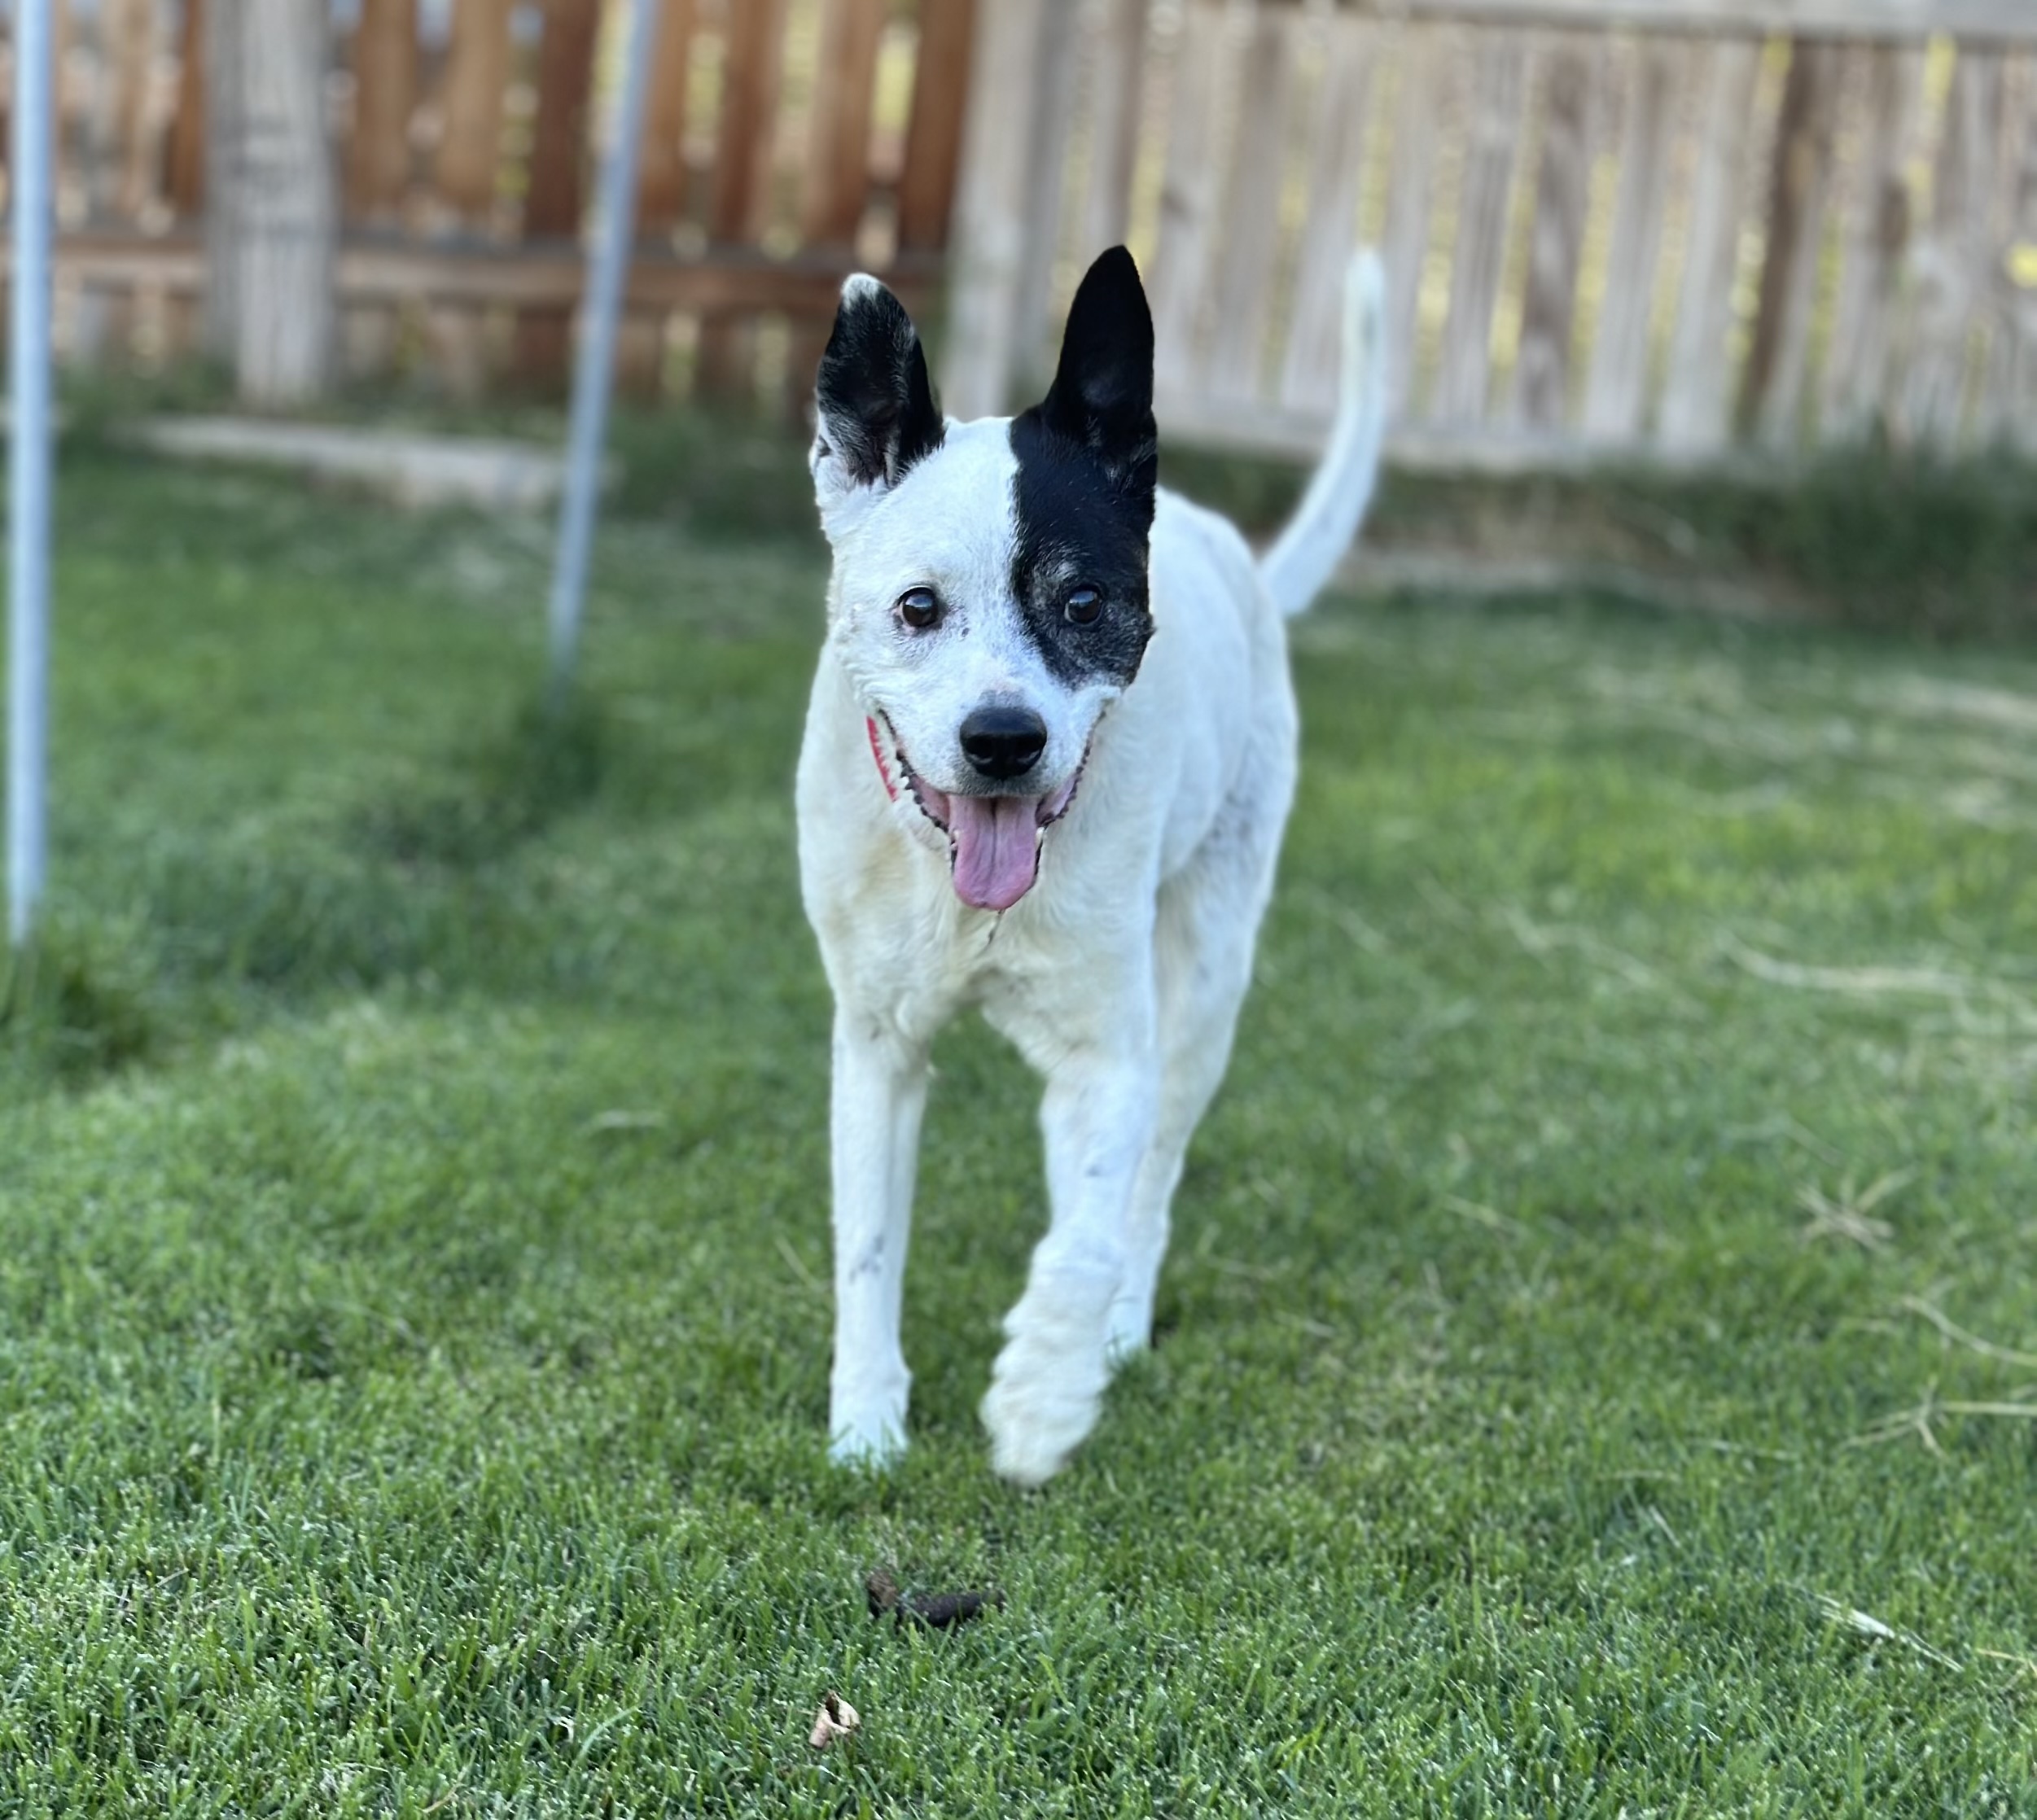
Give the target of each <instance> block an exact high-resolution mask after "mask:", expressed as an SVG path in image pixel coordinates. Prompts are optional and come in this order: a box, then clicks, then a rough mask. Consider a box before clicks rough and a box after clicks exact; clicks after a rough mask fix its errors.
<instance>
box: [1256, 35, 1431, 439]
mask: <svg viewBox="0 0 2037 1820" xmlns="http://www.w3.org/2000/svg"><path fill="white" fill-rule="evenodd" d="M1378 44H1379V33H1378V27H1377V26H1376V25H1375V24H1373V21H1372V20H1368V19H1354V18H1351V17H1347V16H1346V15H1336V16H1334V17H1333V18H1332V19H1331V20H1330V36H1329V42H1328V43H1327V45H1326V46H1325V63H1324V66H1323V77H1322V92H1321V98H1320V99H1319V100H1318V102H1317V103H1316V145H1315V157H1314V161H1313V163H1312V165H1311V167H1310V169H1309V173H1308V191H1307V195H1308V217H1307V220H1308V230H1307V231H1306V232H1305V233H1304V234H1303V235H1302V245H1301V260H1300V264H1299V267H1298V268H1297V269H1296V272H1295V274H1294V315H1293V317H1292V319H1291V321H1290V324H1289V326H1288V332H1287V350H1286V355H1285V357H1284V358H1283V360H1282V361H1281V383H1280V395H1281V404H1282V405H1285V406H1286V408H1288V409H1291V410H1308V409H1311V408H1312V407H1313V406H1316V405H1318V404H1319V402H1320V400H1321V399H1322V398H1323V397H1324V396H1325V387H1326V384H1327V383H1328V381H1329V380H1330V376H1331V375H1332V374H1334V373H1335V372H1336V370H1337V363H1338V348H1339V344H1340V342H1341V339H1342V333H1343V328H1342V325H1343V296H1344V267H1345V265H1346V264H1347V262H1348V260H1349V258H1350V254H1351V242H1352V240H1353V238H1355V237H1356V234H1357V227H1358V223H1357V214H1358V184H1359V179H1360V177H1362V176H1363V174H1364V160H1365V133H1366V130H1367V128H1368V126H1369V124H1370V116H1371V113H1372V90H1373V80H1372V78H1373V64H1374V63H1375V61H1376V60H1377V56H1378ZM1402 354H1403V351H1402V350H1401V349H1400V348H1392V349H1390V350H1389V352H1388V358H1389V359H1390V360H1391V361H1395V362H1396V363H1397V362H1398V361H1400V359H1401V358H1402Z"/></svg>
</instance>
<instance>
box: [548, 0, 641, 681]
mask: <svg viewBox="0 0 2037 1820" xmlns="http://www.w3.org/2000/svg"><path fill="white" fill-rule="evenodd" d="M663 10H664V6H663V0H635V4H634V5H633V7H631V9H630V20H629V48H628V50H627V51H626V52H625V54H624V65H623V93H622V107H621V110H620V112H619V113H618V115H617V116H616V120H615V141H614V143H612V144H611V146H610V147H609V148H608V156H607V160H605V161H604V163H603V164H602V173H601V223H600V230H599V234H598V238H597V239H596V243H595V247H594V259H593V261H592V267H591V269H590V270H589V273H588V280H587V295H586V301H585V307H584V311H583V318H582V322H581V324H580V350H579V353H578V356H577V357H576V360H575V361H574V365H573V421H572V434H571V435H570V437H569V438H568V440H567V445H566V490H565V497H564V498H563V501H562V502H561V505H560V507H559V550H558V554H557V557H556V558H555V560H554V567H553V569H552V598H551V615H550V624H551V680H550V702H551V704H552V707H554V709H558V708H559V707H563V705H564V702H565V699H566V694H567V689H570V688H571V686H572V680H573V667H574V663H575V659H576V656H577V654H578V652H579V647H580V605H581V602H582V600H583V598H584V597H585V594H586V592H587V558H588V555H589V550H590V549H591V548H592V546H593V543H594V505H595V502H596V501H597V499H598V496H599V494H600V492H601V456H602V438H603V436H604V435H605V433H606V431H607V422H608V389H609V385H610V383H611V378H612V377H613V375H614V373H615V322H616V318H617V317H619V316H620V314H621V312H622V293H623V281H624V278H625V277H626V276H627V275H628V273H629V247H630V242H631V241H632V240H633V238H635V234H636V225H637V147H638V146H639V145H640V144H641V143H642V139H643V130H644V103H645V98H646V96H647V95H648V94H649V93H650V90H651V59H652V57H653V55H655V52H656V50H657V45H658V15H659V12H661V11H663Z"/></svg>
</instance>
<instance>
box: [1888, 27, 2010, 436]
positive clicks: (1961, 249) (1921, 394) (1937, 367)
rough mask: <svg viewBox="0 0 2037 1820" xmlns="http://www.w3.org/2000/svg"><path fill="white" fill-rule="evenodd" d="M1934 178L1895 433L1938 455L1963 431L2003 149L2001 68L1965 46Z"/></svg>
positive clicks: (1918, 252)
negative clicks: (1997, 162)
mask: <svg viewBox="0 0 2037 1820" xmlns="http://www.w3.org/2000/svg"><path fill="white" fill-rule="evenodd" d="M1958 55H1959V60H1958V62H1957V63H1956V64H1955V65H1954V66H1953V68H1952V92H1951V93H1950V94H1948V95H1947V98H1946V105H1945V124H1944V128H1943V132H1942V133H1941V135H1940V137H1939V139H1938V155H1937V157H1936V158H1935V159H1934V161H1933V164H1932V168H1931V208H1930V223H1929V225H1928V226H1927V227H1926V229H1925V231H1924V233H1923V234H1921V235H1920V236H1919V237H1918V238H1917V239H1916V240H1915V241H1914V242H1913V243H1912V259H1911V272H1910V279H1911V282H1910V296H1911V302H1912V312H1911V317H1910V322H1909V329H1910V336H1909V344H1908V349H1907V360H1906V369H1907V370H1906V372H1905V374H1904V377H1903V392H1902V400H1901V406H1900V409H1899V412H1898V413H1896V429H1897V433H1898V434H1899V435H1900V436H1901V437H1902V438H1903V440H1907V441H1914V442H1919V443H1922V444H1928V445H1930V446H1932V447H1935V448H1955V447H1956V446H1957V445H1958V444H1959V442H1960V437H1961V435H1962V433H1963V431H1964V429H1965V418H1966V409H1967V392H1968V382H1969V378H1970V377H1971V357H1972V352H1973V329H1974V326H1975V319H1976V317H1977V316H1978V312H1979V309H1980V307H1981V303H1982V299H1983V298H1984V297H1985V296H1986V295H1987V292H1988V290H1989V288H1990V286H1989V278H1990V273H1989V270H1988V267H1989V265H1991V262H1992V257H1993V256H1994V251H1995V250H1994V248H1993V247H1991V246H1990V245H1989V243H1988V241H1989V237H1988V234H1987V208H1988V203H1990V202H1991V200H1992V199H1993V195H1994V192H1995V184H1994V170H1995V158H1996V156H1997V155H1998V151H1999V146H2000V124H2001V99H2002V94H2001V91H2002V59H2001V55H2000V53H1999V52H1998V51H1995V50H1973V49H1972V48H1970V47H1968V46H1961V47H1960V51H1959V54H1958Z"/></svg>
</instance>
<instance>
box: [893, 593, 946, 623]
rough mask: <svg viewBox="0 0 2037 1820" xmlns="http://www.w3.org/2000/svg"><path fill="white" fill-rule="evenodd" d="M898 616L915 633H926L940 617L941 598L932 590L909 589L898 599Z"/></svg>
mask: <svg viewBox="0 0 2037 1820" xmlns="http://www.w3.org/2000/svg"><path fill="white" fill-rule="evenodd" d="M898 616H899V618H900V619H903V620H904V621H905V623H906V624H907V625H909V626H910V627H911V628H913V631H915V632H924V631H926V629H927V628H928V627H929V626H931V624H933V623H934V622H935V620H936V619H939V618H940V595H938V594H936V593H935V592H934V591H933V589H932V588H907V589H906V590H905V593H902V594H900V596H899V597H898Z"/></svg>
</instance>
